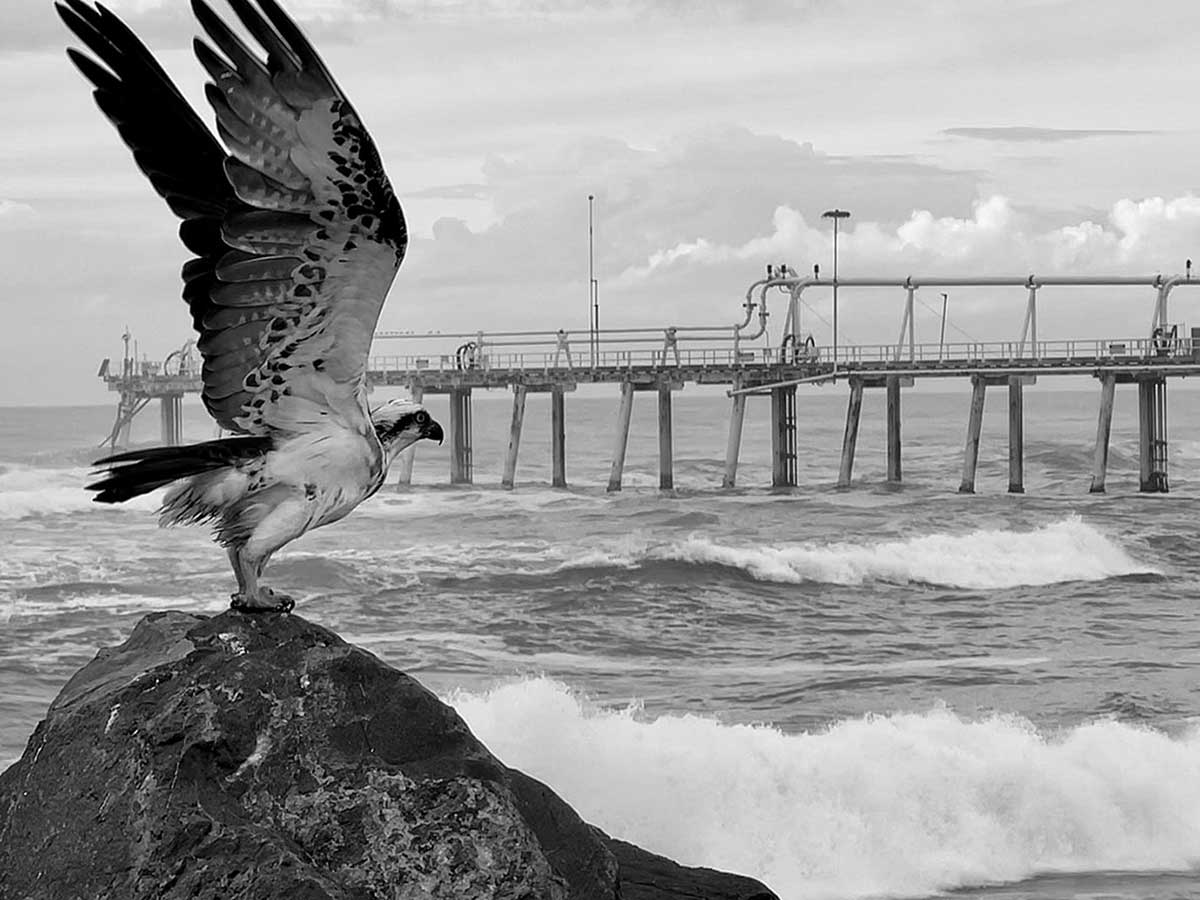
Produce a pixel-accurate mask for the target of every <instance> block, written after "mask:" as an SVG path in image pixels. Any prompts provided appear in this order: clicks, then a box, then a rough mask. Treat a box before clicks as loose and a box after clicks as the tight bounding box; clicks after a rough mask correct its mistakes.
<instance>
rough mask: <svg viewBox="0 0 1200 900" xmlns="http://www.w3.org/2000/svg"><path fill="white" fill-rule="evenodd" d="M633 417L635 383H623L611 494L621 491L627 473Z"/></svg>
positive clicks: (610, 484)
mask: <svg viewBox="0 0 1200 900" xmlns="http://www.w3.org/2000/svg"><path fill="white" fill-rule="evenodd" d="M632 416H633V382H631V381H623V382H621V405H620V406H619V407H618V408H617V440H616V443H615V444H614V445H613V458H612V471H611V472H610V473H609V476H608V490H609V492H610V493H611V492H613V491H619V490H620V489H621V477H622V476H623V475H624V473H625V451H626V449H627V448H628V447H629V422H630V419H631V417H632Z"/></svg>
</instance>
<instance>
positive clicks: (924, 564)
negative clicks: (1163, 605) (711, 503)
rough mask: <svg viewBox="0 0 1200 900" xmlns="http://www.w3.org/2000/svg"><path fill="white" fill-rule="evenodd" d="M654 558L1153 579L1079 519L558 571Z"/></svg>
mask: <svg viewBox="0 0 1200 900" xmlns="http://www.w3.org/2000/svg"><path fill="white" fill-rule="evenodd" d="M654 561H672V562H684V563H692V564H696V565H710V566H720V567H724V568H729V569H736V570H740V571H741V572H744V573H745V574H747V575H749V576H750V577H752V578H754V579H757V580H759V581H773V582H782V583H790V584H801V583H804V582H823V583H828V584H843V585H855V584H863V583H865V582H869V581H882V582H891V583H897V584H907V583H921V584H933V585H941V586H945V587H955V588H963V589H968V590H986V589H997V588H1009V587H1018V586H1021V585H1048V584H1058V583H1062V582H1068V581H1100V580H1103V579H1106V578H1115V577H1120V576H1124V575H1157V574H1161V573H1160V572H1159V570H1157V569H1155V568H1154V567H1152V566H1149V565H1146V564H1145V563H1142V562H1140V561H1138V560H1137V559H1135V558H1134V557H1133V556H1131V555H1130V554H1129V553H1128V552H1126V551H1125V550H1124V549H1123V548H1122V547H1121V546H1120V545H1119V544H1117V543H1116V542H1115V541H1113V540H1112V539H1111V538H1109V537H1107V536H1106V535H1105V534H1104V533H1102V532H1101V531H1099V530H1097V529H1096V528H1093V527H1092V526H1091V525H1088V524H1087V523H1085V522H1084V521H1083V520H1082V519H1080V518H1079V517H1078V516H1071V517H1069V518H1067V519H1064V520H1063V521H1060V522H1055V523H1052V524H1049V525H1044V526H1042V527H1041V528H1036V529H1033V530H1031V531H1009V530H993V529H984V530H978V531H972V532H969V533H967V534H941V533H939V534H929V535H924V536H921V537H915V538H909V539H907V540H902V541H881V542H870V543H850V542H837V543H817V542H805V543H798V544H787V545H779V546H733V545H730V544H724V543H719V542H717V541H714V540H712V539H709V538H705V537H692V538H689V539H687V540H684V541H679V542H675V543H671V544H666V545H662V546H654V547H645V548H643V549H640V550H634V551H631V550H629V549H628V548H624V549H620V550H617V551H615V552H611V553H610V552H606V551H603V550H594V551H590V552H588V553H586V554H584V555H583V556H581V557H579V558H578V559H575V560H572V561H570V562H568V563H565V564H564V566H563V568H565V569H569V568H596V567H602V566H618V567H625V568H632V567H638V566H646V565H648V564H650V563H652V562H654Z"/></svg>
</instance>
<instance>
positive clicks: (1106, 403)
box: [1090, 373, 1117, 494]
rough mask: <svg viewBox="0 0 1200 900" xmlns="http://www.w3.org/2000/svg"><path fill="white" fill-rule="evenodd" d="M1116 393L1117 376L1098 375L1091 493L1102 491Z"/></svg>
mask: <svg viewBox="0 0 1200 900" xmlns="http://www.w3.org/2000/svg"><path fill="white" fill-rule="evenodd" d="M1116 393H1117V376H1116V375H1113V374H1111V373H1108V374H1105V375H1101V376H1100V418H1099V421H1097V423H1096V449H1095V457H1094V459H1093V461H1092V486H1091V488H1090V490H1091V493H1093V494H1103V493H1104V480H1105V478H1106V477H1107V475H1108V441H1109V437H1110V436H1111V435H1112V414H1113V400H1114V399H1115V397H1116Z"/></svg>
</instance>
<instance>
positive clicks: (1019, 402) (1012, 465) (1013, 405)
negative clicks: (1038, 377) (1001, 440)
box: [1008, 375, 1025, 494]
mask: <svg viewBox="0 0 1200 900" xmlns="http://www.w3.org/2000/svg"><path fill="white" fill-rule="evenodd" d="M1024 392H1025V385H1024V384H1022V383H1021V376H1019V375H1011V376H1009V379H1008V492H1009V493H1010V494H1023V493H1025V393H1024Z"/></svg>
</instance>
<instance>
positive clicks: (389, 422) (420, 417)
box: [371, 399, 442, 463]
mask: <svg viewBox="0 0 1200 900" xmlns="http://www.w3.org/2000/svg"><path fill="white" fill-rule="evenodd" d="M371 423H372V424H373V425H374V426H375V435H376V436H377V437H378V438H379V442H380V443H381V444H383V450H384V453H386V454H387V458H388V462H389V463H390V462H391V461H392V460H393V459H395V458H396V455H397V454H398V453H399V452H400V451H401V450H403V449H404V448H406V447H408V446H411V445H412V444H415V443H416V442H417V441H419V440H421V439H422V438H428V439H429V440H431V441H437V442H438V443H439V444H440V443H441V442H442V426H441V425H439V424H438V423H437V422H435V421H434V420H433V416H431V415H429V413H428V412H427V411H426V409H425V407H423V406H422V405H421V404H419V403H413V401H411V400H408V399H398V400H389V401H388V402H387V403H384V404H383V405H382V406H377V407H375V408H374V409H373V410H371Z"/></svg>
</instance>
